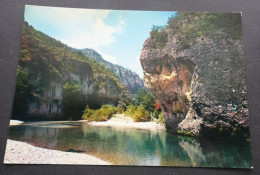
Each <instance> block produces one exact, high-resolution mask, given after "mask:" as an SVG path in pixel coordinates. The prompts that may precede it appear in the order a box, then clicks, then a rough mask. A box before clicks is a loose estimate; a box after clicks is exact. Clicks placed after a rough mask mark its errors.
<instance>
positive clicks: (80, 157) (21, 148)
mask: <svg viewBox="0 0 260 175" xmlns="http://www.w3.org/2000/svg"><path fill="white" fill-rule="evenodd" d="M4 163H5V164H74V165H75V164H76V165H110V163H109V162H106V161H103V160H101V159H98V158H96V157H94V156H90V155H87V154H85V153H71V152H63V151H56V150H49V149H45V148H38V147H35V146H32V145H30V144H28V143H24V142H20V141H14V140H9V139H8V140H7V145H6V152H5V158H4Z"/></svg>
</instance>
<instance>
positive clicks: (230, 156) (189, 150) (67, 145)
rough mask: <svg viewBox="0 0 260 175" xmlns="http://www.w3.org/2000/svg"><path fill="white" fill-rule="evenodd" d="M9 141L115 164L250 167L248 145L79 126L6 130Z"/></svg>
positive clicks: (28, 126) (63, 125) (156, 133)
mask: <svg viewBox="0 0 260 175" xmlns="http://www.w3.org/2000/svg"><path fill="white" fill-rule="evenodd" d="M9 139H13V140H18V141H23V142H28V143H30V144H32V145H35V146H38V147H43V148H48V149H55V150H61V151H69V152H78V153H87V154H91V155H95V156H97V157H99V158H101V159H103V160H106V161H109V162H112V163H113V164H117V165H153V166H194V167H197V166H198V167H240V168H246V167H247V168H248V167H251V165H252V163H251V149H250V143H248V142H244V141H241V142H237V143H230V142H229V141H228V140H219V141H208V140H198V139H196V138H192V137H187V136H179V135H172V134H167V133H166V132H165V131H146V130H137V129H126V128H111V127H96V126H88V125H87V124H81V123H73V124H72V123H70V122H68V123H61V124H53V123H51V124H46V123H45V124H44V125H41V124H38V125H36V126H35V125H20V126H13V127H10V132H9Z"/></svg>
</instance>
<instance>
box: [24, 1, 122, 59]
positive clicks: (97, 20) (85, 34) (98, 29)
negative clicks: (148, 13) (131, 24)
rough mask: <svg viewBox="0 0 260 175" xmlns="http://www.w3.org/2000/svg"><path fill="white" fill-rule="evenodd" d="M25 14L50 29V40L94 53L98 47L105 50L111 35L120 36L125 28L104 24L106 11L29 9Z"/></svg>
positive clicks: (119, 25) (42, 7)
mask: <svg viewBox="0 0 260 175" xmlns="http://www.w3.org/2000/svg"><path fill="white" fill-rule="evenodd" d="M26 11H30V12H31V14H33V15H34V16H35V17H34V18H35V19H37V18H38V20H42V21H43V24H45V23H47V24H48V25H52V26H53V27H54V28H55V30H56V33H58V34H57V36H52V37H55V38H56V39H58V40H60V41H61V42H63V43H65V44H67V45H69V46H71V47H75V48H92V49H95V50H98V49H99V48H100V47H101V46H109V45H111V44H113V43H114V42H115V41H116V38H115V34H118V33H122V31H123V29H124V28H125V23H124V21H123V20H122V19H119V20H118V22H117V24H116V25H113V26H112V25H108V24H106V23H105V22H104V20H105V19H106V18H107V17H108V15H109V13H110V12H111V11H110V10H94V9H75V8H56V7H44V6H30V5H29V6H26ZM46 27H48V26H46ZM57 31H58V32H57ZM110 59H111V57H110Z"/></svg>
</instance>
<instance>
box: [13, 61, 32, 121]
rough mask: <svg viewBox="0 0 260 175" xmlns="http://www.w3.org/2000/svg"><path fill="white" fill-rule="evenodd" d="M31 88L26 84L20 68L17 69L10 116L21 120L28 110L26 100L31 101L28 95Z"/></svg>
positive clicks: (23, 72) (25, 75)
mask: <svg viewBox="0 0 260 175" xmlns="http://www.w3.org/2000/svg"><path fill="white" fill-rule="evenodd" d="M30 90H31V87H30V86H29V84H28V77H27V73H26V72H25V71H24V70H23V68H22V67H21V66H18V69H17V79H16V90H15V91H16V93H15V97H14V99H15V100H14V104H13V111H12V116H16V117H17V119H20V118H22V117H23V116H24V115H25V114H26V112H27V110H28V100H29V99H30V100H31V99H33V96H32V94H31V93H30Z"/></svg>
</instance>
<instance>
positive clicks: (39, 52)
mask: <svg viewBox="0 0 260 175" xmlns="http://www.w3.org/2000/svg"><path fill="white" fill-rule="evenodd" d="M65 90H66V93H67V94H65ZM122 90H124V86H123V85H122V84H121V83H120V81H119V79H118V78H117V77H116V76H115V75H114V74H113V73H112V72H111V71H109V70H107V69H105V67H104V66H103V65H101V64H99V63H96V62H93V61H92V60H91V59H90V58H88V57H86V56H83V55H80V54H77V53H74V52H72V51H71V50H70V48H69V47H68V46H66V45H64V44H62V43H61V42H59V41H56V40H55V39H53V38H50V37H49V36H47V35H45V34H43V33H41V32H39V31H37V30H35V29H34V28H33V27H31V26H29V25H28V23H25V24H24V28H23V35H22V43H21V50H20V59H19V69H18V77H17V81H16V93H15V99H14V107H13V114H12V115H13V117H15V118H18V119H26V118H28V116H32V117H35V119H36V120H37V119H38V118H39V117H43V118H50V119H51V118H53V117H57V116H60V115H61V116H63V115H64V104H65V103H66V104H67V106H68V107H69V106H71V105H72V104H70V103H69V101H72V99H67V101H68V102H66V100H64V94H65V95H67V98H75V99H74V101H75V103H80V104H78V105H75V106H76V107H75V108H76V109H71V110H72V112H73V110H75V111H74V113H75V112H76V110H78V111H79V115H78V116H77V117H78V118H79V119H80V118H81V115H80V113H82V111H83V110H84V109H85V107H86V105H87V104H88V105H89V106H90V107H92V108H98V107H101V105H103V104H115V105H116V104H117V101H118V99H119V95H120V93H121V91H122ZM77 93H78V94H80V95H81V97H79V96H78V97H73V94H77ZM77 98H78V99H82V100H81V101H77ZM78 106H81V107H80V108H78ZM81 108H82V109H81ZM65 113H66V112H65ZM68 119H69V118H68Z"/></svg>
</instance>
